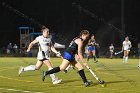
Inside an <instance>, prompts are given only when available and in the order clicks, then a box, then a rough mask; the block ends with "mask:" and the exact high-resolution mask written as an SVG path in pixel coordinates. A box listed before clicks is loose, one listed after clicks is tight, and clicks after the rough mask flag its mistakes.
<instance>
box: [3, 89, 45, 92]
mask: <svg viewBox="0 0 140 93" xmlns="http://www.w3.org/2000/svg"><path fill="white" fill-rule="evenodd" d="M0 90H7V91H13V92H14V91H15V92H24V93H43V92H34V91H27V90H17V89H10V88H0Z"/></svg>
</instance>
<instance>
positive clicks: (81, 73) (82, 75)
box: [78, 70, 87, 83]
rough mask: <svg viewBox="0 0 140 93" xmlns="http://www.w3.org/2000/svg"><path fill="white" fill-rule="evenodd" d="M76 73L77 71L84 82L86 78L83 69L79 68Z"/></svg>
mask: <svg viewBox="0 0 140 93" xmlns="http://www.w3.org/2000/svg"><path fill="white" fill-rule="evenodd" d="M78 73H79V75H80V76H81V78H82V80H83V82H84V83H85V82H87V78H86V76H85V73H84V70H79V71H78Z"/></svg>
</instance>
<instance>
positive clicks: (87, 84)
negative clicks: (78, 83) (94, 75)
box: [84, 80, 92, 87]
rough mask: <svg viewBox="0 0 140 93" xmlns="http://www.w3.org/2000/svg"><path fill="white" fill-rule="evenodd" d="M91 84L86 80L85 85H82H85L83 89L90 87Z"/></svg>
mask: <svg viewBox="0 0 140 93" xmlns="http://www.w3.org/2000/svg"><path fill="white" fill-rule="evenodd" d="M91 83H92V81H90V80H88V81H87V82H85V83H84V84H85V87H88V86H90V85H91Z"/></svg>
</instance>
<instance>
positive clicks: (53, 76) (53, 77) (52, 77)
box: [48, 68, 58, 82]
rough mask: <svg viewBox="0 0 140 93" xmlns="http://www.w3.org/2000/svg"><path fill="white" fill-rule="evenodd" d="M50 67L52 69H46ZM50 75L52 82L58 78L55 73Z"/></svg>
mask: <svg viewBox="0 0 140 93" xmlns="http://www.w3.org/2000/svg"><path fill="white" fill-rule="evenodd" d="M51 69H53V68H49V69H48V70H51ZM50 77H51V79H52V82H53V81H55V80H57V79H58V78H57V77H56V76H55V74H50Z"/></svg>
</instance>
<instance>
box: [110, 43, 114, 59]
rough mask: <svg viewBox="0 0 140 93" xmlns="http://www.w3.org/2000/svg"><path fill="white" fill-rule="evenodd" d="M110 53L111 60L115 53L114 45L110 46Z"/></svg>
mask: <svg viewBox="0 0 140 93" xmlns="http://www.w3.org/2000/svg"><path fill="white" fill-rule="evenodd" d="M109 52H110V58H112V56H113V53H114V46H113V44H111V45H110V46H109Z"/></svg>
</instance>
